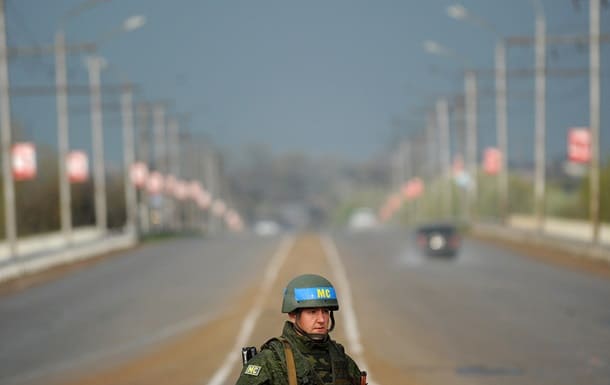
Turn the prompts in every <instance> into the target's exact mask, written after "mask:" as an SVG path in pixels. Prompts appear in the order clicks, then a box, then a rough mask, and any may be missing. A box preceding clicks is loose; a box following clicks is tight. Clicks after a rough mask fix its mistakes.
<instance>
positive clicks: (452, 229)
mask: <svg viewBox="0 0 610 385" xmlns="http://www.w3.org/2000/svg"><path fill="white" fill-rule="evenodd" d="M416 236H417V246H418V247H419V249H420V250H421V252H422V253H423V254H424V255H427V256H445V257H454V256H456V255H457V254H458V252H459V250H460V244H461V237H460V234H459V231H458V228H457V226H455V225H454V224H451V223H431V224H427V225H424V226H420V227H418V228H417V231H416Z"/></svg>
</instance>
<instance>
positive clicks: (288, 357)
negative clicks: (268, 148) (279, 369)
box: [282, 339, 297, 385]
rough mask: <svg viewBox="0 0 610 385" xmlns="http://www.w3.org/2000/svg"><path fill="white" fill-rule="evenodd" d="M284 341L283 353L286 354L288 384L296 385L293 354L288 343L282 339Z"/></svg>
mask: <svg viewBox="0 0 610 385" xmlns="http://www.w3.org/2000/svg"><path fill="white" fill-rule="evenodd" d="M282 342H283V343H284V353H285V354H286V366H287V367H288V384H289V385H297V369H296V367H295V365H294V355H293V354H292V348H291V347H290V343H289V342H288V341H286V340H284V339H282Z"/></svg>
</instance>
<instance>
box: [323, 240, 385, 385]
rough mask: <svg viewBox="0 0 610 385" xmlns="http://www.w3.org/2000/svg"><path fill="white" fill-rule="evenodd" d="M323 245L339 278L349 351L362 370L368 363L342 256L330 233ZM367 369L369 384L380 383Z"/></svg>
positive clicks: (338, 283) (375, 384) (336, 276)
mask: <svg viewBox="0 0 610 385" xmlns="http://www.w3.org/2000/svg"><path fill="white" fill-rule="evenodd" d="M322 246H323V247H324V252H325V253H326V256H327V257H328V262H329V264H330V267H331V269H332V271H333V276H334V277H335V278H336V279H337V281H336V286H337V289H338V290H337V292H339V293H340V297H339V301H340V302H339V306H340V307H341V308H340V311H339V313H340V314H341V315H342V317H343V322H344V323H345V334H346V336H347V343H348V349H347V353H348V354H350V355H352V357H353V358H354V360H356V362H358V366H359V367H360V369H361V370H363V369H366V368H367V364H366V361H365V359H364V348H363V347H362V344H361V343H360V333H359V332H358V321H357V320H356V312H355V311H354V306H353V302H352V291H351V288H350V285H349V281H348V279H347V274H346V273H345V267H344V266H343V264H342V263H341V258H340V257H339V252H338V251H337V247H336V246H335V243H334V242H333V240H332V239H331V238H330V237H329V236H328V235H325V236H323V237H322ZM366 370H367V374H368V376H367V377H368V383H369V385H378V384H377V383H376V382H375V381H373V377H372V375H371V373H370V371H369V370H368V369H366Z"/></svg>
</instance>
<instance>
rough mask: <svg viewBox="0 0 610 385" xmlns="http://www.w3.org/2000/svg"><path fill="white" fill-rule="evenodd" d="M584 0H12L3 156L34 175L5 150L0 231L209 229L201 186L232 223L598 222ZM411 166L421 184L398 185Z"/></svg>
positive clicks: (7, 6) (589, 22)
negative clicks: (360, 214)
mask: <svg viewBox="0 0 610 385" xmlns="http://www.w3.org/2000/svg"><path fill="white" fill-rule="evenodd" d="M598 8H599V10H597V11H595V12H597V13H596V15H595V17H593V16H592V15H593V14H592V13H591V12H592V11H590V4H589V2H587V1H578V0H573V1H568V0H566V1H560V2H557V1H554V2H546V3H545V2H544V1H526V0H523V1H518V2H511V3H505V2H488V1H474V0H472V1H465V2H464V3H463V4H452V3H451V2H447V1H437V0H435V1H429V2H425V3H421V4H420V3H418V4H417V5H415V4H414V3H412V2H408V1H406V2H405V1H396V2H394V1H388V2H382V3H380V4H376V5H375V6H372V5H371V4H370V3H369V2H366V1H362V2H360V1H356V2H353V1H349V2H347V1H334V2H331V3H327V2H315V1H314V2H305V3H298V4H287V3H284V2H279V1H262V2H258V1H257V2H248V1H243V2H239V1H238V2H222V1H206V2H198V1H189V0H181V1H176V2H165V1H150V0H147V1H138V0H126V1H101V0H100V1H95V0H91V1H68V0H58V1H54V2H53V3H48V2H44V1H36V0H23V1H10V0H7V1H5V2H4V18H5V33H6V36H5V44H6V52H7V53H8V54H7V56H6V61H5V63H4V66H5V68H6V71H7V73H8V75H7V76H8V78H7V82H5V84H4V86H5V87H6V89H5V90H4V94H3V99H4V101H3V103H4V104H3V106H4V108H5V109H6V108H9V109H10V116H9V113H8V112H7V111H4V113H3V115H4V119H5V120H7V121H5V122H4V126H3V127H2V131H3V134H4V136H3V138H4V142H3V145H4V147H3V154H4V155H5V157H3V161H4V162H5V163H8V162H9V161H10V160H9V157H8V152H9V151H11V150H10V149H11V148H12V146H15V145H17V144H19V143H29V146H31V147H27V148H25V150H24V151H25V152H26V153H27V152H28V151H29V153H32V151H33V152H34V156H35V158H36V159H35V162H34V163H35V166H36V170H35V176H27V175H26V176H21V177H19V178H18V179H19V180H16V181H15V182H14V183H11V182H10V181H8V180H7V178H8V173H9V171H10V169H9V168H7V166H6V165H5V168H4V169H3V170H4V182H3V183H4V185H5V187H4V190H3V191H4V198H3V200H2V206H1V208H0V209H2V210H3V212H4V213H5V214H4V215H3V218H4V220H3V221H1V222H0V226H3V227H2V230H3V232H4V233H6V232H7V231H8V233H10V234H8V237H9V238H11V239H13V238H14V237H15V235H14V234H15V233H18V234H20V235H29V234H34V233H40V232H48V231H55V230H58V229H61V230H62V231H63V232H64V234H68V233H69V232H70V231H71V230H72V228H73V227H78V226H91V225H95V226H96V227H97V228H98V230H105V229H107V228H117V227H122V226H124V225H125V224H127V225H129V226H131V227H132V228H134V229H135V228H138V229H140V230H143V231H148V229H149V228H150V226H151V225H152V226H161V227H163V228H167V227H172V226H173V227H175V226H187V225H188V227H197V228H198V229H203V228H202V227H201V226H202V225H203V222H202V221H205V226H206V227H205V229H203V230H204V231H209V230H210V228H209V227H210V226H216V225H215V224H214V223H213V222H214V221H210V220H208V219H207V218H206V217H208V216H210V215H208V214H209V213H208V211H207V208H208V205H212V204H213V203H215V202H216V203H218V204H219V206H220V207H219V209H220V210H218V211H219V212H220V211H222V212H223V214H221V215H219V216H218V218H221V217H222V216H223V215H224V214H226V213H225V211H230V214H234V220H233V222H235V223H236V224H237V223H239V225H238V226H237V227H242V226H243V225H252V224H253V223H256V222H257V221H259V220H273V221H275V222H277V223H281V225H282V226H286V227H290V228H294V227H303V226H320V225H325V226H326V225H337V224H345V223H347V221H348V220H349V216H350V215H351V214H352V213H353V211H354V210H356V209H357V208H360V207H366V208H371V209H373V210H375V212H376V213H378V214H379V216H380V217H381V219H382V220H384V221H385V220H393V221H399V222H405V221H406V222H413V221H415V222H417V221H420V220H421V219H422V218H424V219H425V218H434V217H441V218H458V219H460V220H465V221H470V220H472V219H473V218H476V220H479V221H493V222H505V221H507V220H510V219H511V218H512V216H513V215H516V214H519V215H520V214H524V215H528V216H531V217H532V218H533V219H534V220H535V221H536V223H538V225H539V226H542V225H541V224H542V222H543V218H545V217H546V216H559V217H563V218H571V219H581V220H590V221H591V222H592V224H593V225H594V227H596V228H597V227H598V226H599V222H600V221H602V220H605V221H608V220H610V211H609V210H610V207H609V203H608V197H610V194H608V172H609V171H608V170H609V169H608V167H609V165H608V161H609V152H610V138H609V136H610V135H609V134H608V131H609V128H608V123H607V122H608V119H607V109H604V108H603V107H602V106H603V105H604V101H606V102H607V99H608V92H609V91H608V84H609V77H608V74H607V73H605V72H606V71H604V69H605V68H607V66H606V65H604V64H603V63H606V62H607V57H608V49H607V46H608V42H609V41H608V39H609V36H608V35H607V21H608V19H609V17H610V16H609V13H610V11H608V6H607V2H605V1H601V2H600V5H599V7H598ZM9 81H10V83H9ZM606 105H607V103H606ZM571 138H572V139H571ZM571 140H573V141H574V142H571ZM579 146H580V147H579ZM583 146H584V147H583ZM570 151H574V152H570ZM72 155H74V156H72ZM25 156H27V155H25ZM61 158H66V159H68V158H70V159H72V161H73V162H75V164H76V166H75V167H76V168H78V167H79V164H80V163H79V159H80V162H85V163H86V166H87V167H86V169H85V170H84V171H85V173H86V175H83V176H82V177H78V176H76V177H75V176H73V175H71V174H70V172H71V171H70V167H71V166H69V165H67V164H64V162H58V159H61ZM67 162H68V161H66V163H67ZM34 163H32V164H34ZM133 164H137V166H136V168H137V171H138V172H139V173H143V174H142V175H141V176H140V178H141V180H138V181H137V182H136V186H135V187H136V188H137V191H132V192H127V193H126V190H129V189H128V187H129V186H128V184H129V178H128V174H129V173H130V170H132V169H133ZM138 175H140V174H138ZM155 177H160V179H159V180H158V182H160V185H159V183H155V182H156V181H157V180H156V179H155ZM151 180H152V183H149V182H151ZM413 180H416V181H417V182H420V181H421V182H422V186H421V187H422V191H421V192H418V191H416V190H417V189H416V190H414V191H410V192H409V193H408V194H407V192H406V190H407V184H408V183H409V182H410V181H413ZM191 182H192V183H191ZM147 183H148V184H151V185H149V186H146V184H147ZM9 185H12V186H9ZM176 186H177V188H174V187H176ZM191 187H192V188H191ZM8 190H14V191H15V198H11V197H10V196H11V193H10V192H8ZM130 194H131V195H130ZM413 194H415V195H413ZM412 195H413V196H412ZM393 198H394V199H393ZM396 199H398V200H399V201H400V204H399V205H398V204H397V203H398V202H397V201H396ZM208 201H209V202H208ZM392 201H393V202H394V203H392ZM593 202H595V205H594V204H593ZM189 205H190V206H189ZM8 206H14V209H12V208H9V210H7V209H6V207H8ZM132 206H133V207H132ZM191 206H192V207H198V209H197V210H190V209H189V207H191ZM410 206H414V207H410ZM415 206H417V207H416V208H415ZM130 210H131V211H130ZM13 211H14V213H13ZM160 213H161V214H160ZM187 213H189V214H192V215H191V218H186V214H187ZM196 213H197V214H196ZM199 214H201V215H199ZM194 216H197V217H196V218H194ZM418 216H419V217H418ZM210 217H212V218H213V217H214V215H211V216H210ZM15 218H18V220H15ZM13 222H14V223H13ZM170 222H171V223H170ZM187 222H188V223H187ZM195 222H197V223H195ZM218 222H219V224H218V226H222V227H226V226H225V224H222V222H223V221H222V220H220V221H218ZM7 223H8V229H7ZM594 232H595V237H598V235H597V234H598V231H597V230H595V231H594Z"/></svg>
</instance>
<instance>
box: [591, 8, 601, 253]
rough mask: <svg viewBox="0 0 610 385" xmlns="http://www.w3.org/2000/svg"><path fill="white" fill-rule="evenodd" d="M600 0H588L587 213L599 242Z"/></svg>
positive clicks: (594, 240)
mask: <svg viewBox="0 0 610 385" xmlns="http://www.w3.org/2000/svg"><path fill="white" fill-rule="evenodd" d="M599 13H600V0H590V5H589V19H590V20H589V46H590V48H589V76H590V77H589V92H590V96H589V103H590V110H589V119H590V123H589V124H590V126H591V127H590V130H591V169H590V172H591V182H590V183H591V184H590V190H591V192H590V196H589V205H590V206H589V215H590V217H591V225H592V240H593V243H595V244H597V243H598V242H599V206H600V202H599V183H600V182H599V178H600V176H599V129H600V124H601V121H600V120H601V118H600V84H599V83H600V64H601V63H600V48H599V40H600V21H599V18H600V15H599Z"/></svg>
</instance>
